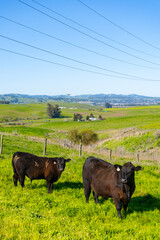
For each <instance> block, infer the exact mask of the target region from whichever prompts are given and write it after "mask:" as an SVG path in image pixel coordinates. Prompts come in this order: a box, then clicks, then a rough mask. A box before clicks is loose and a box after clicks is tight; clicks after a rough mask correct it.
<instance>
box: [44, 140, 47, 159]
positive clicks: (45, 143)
mask: <svg viewBox="0 0 160 240" xmlns="http://www.w3.org/2000/svg"><path fill="white" fill-rule="evenodd" d="M46 150H47V138H45V142H44V150H43V155H44V156H45V155H46Z"/></svg>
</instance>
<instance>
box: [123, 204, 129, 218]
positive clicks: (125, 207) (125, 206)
mask: <svg viewBox="0 0 160 240" xmlns="http://www.w3.org/2000/svg"><path fill="white" fill-rule="evenodd" d="M127 207H128V204H127V203H123V210H124V213H125V216H126V210H127Z"/></svg>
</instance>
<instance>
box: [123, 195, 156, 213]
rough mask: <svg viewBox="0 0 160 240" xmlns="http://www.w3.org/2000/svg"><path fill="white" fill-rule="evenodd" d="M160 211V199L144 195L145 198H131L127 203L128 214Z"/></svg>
mask: <svg viewBox="0 0 160 240" xmlns="http://www.w3.org/2000/svg"><path fill="white" fill-rule="evenodd" d="M155 209H158V210H160V199H159V198H156V197H154V196H152V195H151V194H146V195H145V196H137V197H132V198H131V201H130V202H129V207H128V214H130V213H133V212H134V211H135V212H145V211H154V210H155Z"/></svg>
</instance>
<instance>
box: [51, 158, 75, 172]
mask: <svg viewBox="0 0 160 240" xmlns="http://www.w3.org/2000/svg"><path fill="white" fill-rule="evenodd" d="M70 161H71V159H70V158H69V159H65V158H63V157H60V158H56V159H54V162H53V164H54V165H56V167H57V169H58V171H60V172H63V171H64V169H65V165H66V162H70Z"/></svg>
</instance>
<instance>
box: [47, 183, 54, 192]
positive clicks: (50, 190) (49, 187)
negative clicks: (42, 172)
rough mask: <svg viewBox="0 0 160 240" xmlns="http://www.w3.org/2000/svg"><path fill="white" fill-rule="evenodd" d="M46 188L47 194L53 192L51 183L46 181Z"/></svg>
mask: <svg viewBox="0 0 160 240" xmlns="http://www.w3.org/2000/svg"><path fill="white" fill-rule="evenodd" d="M47 187H48V193H52V191H53V183H52V182H50V181H47Z"/></svg>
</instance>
